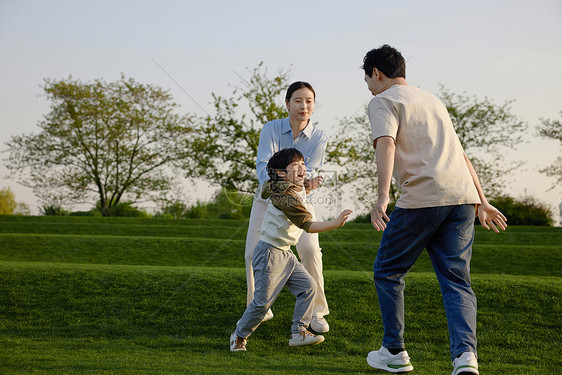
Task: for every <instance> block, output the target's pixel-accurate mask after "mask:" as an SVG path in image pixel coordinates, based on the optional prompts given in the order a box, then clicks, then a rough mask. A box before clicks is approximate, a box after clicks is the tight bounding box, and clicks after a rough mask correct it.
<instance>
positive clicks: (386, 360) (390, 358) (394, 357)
mask: <svg viewBox="0 0 562 375" xmlns="http://www.w3.org/2000/svg"><path fill="white" fill-rule="evenodd" d="M367 363H368V364H369V366H371V367H374V368H377V369H379V370H385V371H388V372H410V371H412V370H413V369H414V366H412V364H411V363H410V357H409V356H408V352H407V351H405V350H404V351H402V352H400V353H398V354H390V352H389V351H388V349H387V348H385V347H384V346H381V348H380V349H379V350H377V351H373V352H369V354H368V355H367Z"/></svg>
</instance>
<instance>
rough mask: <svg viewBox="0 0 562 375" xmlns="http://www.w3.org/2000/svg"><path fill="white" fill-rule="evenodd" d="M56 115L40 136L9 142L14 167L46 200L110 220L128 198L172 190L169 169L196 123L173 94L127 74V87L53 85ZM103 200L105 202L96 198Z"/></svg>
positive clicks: (48, 88) (49, 93)
mask: <svg viewBox="0 0 562 375" xmlns="http://www.w3.org/2000/svg"><path fill="white" fill-rule="evenodd" d="M43 89H44V91H45V96H46V97H47V99H48V100H49V101H50V102H51V110H50V112H49V113H48V114H47V115H45V116H44V119H43V120H42V121H40V122H39V123H38V126H39V128H40V132H39V133H38V134H30V135H19V136H14V137H12V138H11V140H10V141H9V142H8V143H7V145H8V146H9V147H10V155H9V158H8V159H7V167H8V168H9V169H10V170H11V171H12V173H14V174H18V175H19V177H20V181H19V182H20V183H21V184H23V185H25V186H29V187H31V188H33V190H34V192H35V194H36V195H37V196H39V197H40V198H41V199H43V200H44V201H45V202H61V201H65V202H67V203H68V202H88V201H89V202H92V201H94V200H99V202H100V206H99V207H100V211H101V212H102V214H103V215H104V216H107V215H109V213H110V211H111V208H112V207H114V206H116V205H118V204H119V202H120V201H121V199H122V198H123V197H127V199H129V200H134V199H138V198H140V197H141V196H145V195H146V194H148V193H149V192H153V193H161V192H166V191H167V190H168V189H169V187H170V185H171V182H172V180H173V177H170V176H169V174H167V173H166V171H165V169H164V167H166V166H170V165H171V162H172V161H173V160H176V159H178V158H180V157H181V155H183V154H184V153H185V145H186V143H187V139H188V137H189V135H190V134H191V127H190V126H189V117H187V116H179V115H178V114H176V113H174V112H173V110H174V108H175V107H176V106H177V105H176V104H175V103H173V102H172V101H171V95H170V94H169V93H168V92H167V91H163V90H162V89H161V88H159V87H157V86H152V85H148V84H141V83H137V82H135V81H134V80H133V79H126V78H125V77H124V76H122V77H121V79H120V80H119V81H116V82H110V83H106V82H104V81H102V80H95V81H94V82H87V83H85V82H81V81H79V80H73V79H72V77H69V78H68V79H63V80H60V81H52V80H45V84H44V87H43ZM96 197H97V199H96Z"/></svg>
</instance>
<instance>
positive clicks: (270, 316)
mask: <svg viewBox="0 0 562 375" xmlns="http://www.w3.org/2000/svg"><path fill="white" fill-rule="evenodd" d="M271 319H273V311H271V309H268V310H267V313H266V314H265V316H264V317H263V319H262V320H261V322H262V323H263V322H267V321H268V320H271Z"/></svg>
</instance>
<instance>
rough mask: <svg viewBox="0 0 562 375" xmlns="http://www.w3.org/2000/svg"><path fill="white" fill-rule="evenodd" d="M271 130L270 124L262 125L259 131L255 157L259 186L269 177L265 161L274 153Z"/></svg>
mask: <svg viewBox="0 0 562 375" xmlns="http://www.w3.org/2000/svg"><path fill="white" fill-rule="evenodd" d="M266 125H267V124H266ZM271 131H272V129H271V126H265V125H264V127H263V128H262V130H261V132H260V141H259V144H258V153H257V157H256V171H257V173H258V182H259V184H260V186H261V185H262V184H263V183H264V182H265V181H267V180H268V179H269V175H268V174H267V162H268V161H269V158H271V156H273V154H274V153H275V142H274V140H273V134H272V133H271Z"/></svg>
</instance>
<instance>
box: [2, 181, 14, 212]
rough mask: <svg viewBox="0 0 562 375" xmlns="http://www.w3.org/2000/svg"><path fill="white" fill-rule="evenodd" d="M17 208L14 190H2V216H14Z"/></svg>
mask: <svg viewBox="0 0 562 375" xmlns="http://www.w3.org/2000/svg"><path fill="white" fill-rule="evenodd" d="M16 208H17V203H16V197H15V195H14V192H13V191H12V189H10V188H9V187H8V188H3V189H2V190H0V215H13V214H14V212H15V211H16Z"/></svg>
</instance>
